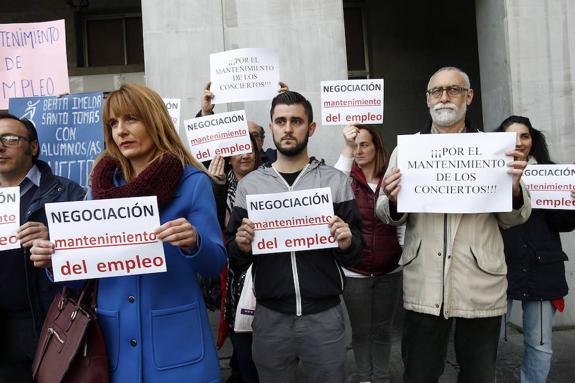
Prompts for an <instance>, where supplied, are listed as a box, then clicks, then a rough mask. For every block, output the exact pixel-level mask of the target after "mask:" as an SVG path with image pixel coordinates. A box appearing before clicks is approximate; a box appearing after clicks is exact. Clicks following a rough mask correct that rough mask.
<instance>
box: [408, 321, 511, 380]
mask: <svg viewBox="0 0 575 383" xmlns="http://www.w3.org/2000/svg"><path fill="white" fill-rule="evenodd" d="M454 322H455V339H454V343H455V355H456V358H457V363H458V364H459V376H458V379H457V381H458V382H459V383H491V382H495V362H496V359H497V345H498V342H499V330H500V325H501V317H500V316H497V317H489V318H476V319H464V318H449V319H445V318H444V317H443V316H439V317H437V316H435V315H429V314H421V313H416V312H413V311H409V310H406V311H405V318H404V323H403V339H402V347H401V355H402V358H403V364H404V366H405V372H404V375H403V381H404V382H405V383H435V382H437V381H438V380H439V377H440V376H441V375H442V374H443V370H444V368H445V357H446V355H447V345H448V343H449V334H450V329H451V326H452V324H453V323H454Z"/></svg>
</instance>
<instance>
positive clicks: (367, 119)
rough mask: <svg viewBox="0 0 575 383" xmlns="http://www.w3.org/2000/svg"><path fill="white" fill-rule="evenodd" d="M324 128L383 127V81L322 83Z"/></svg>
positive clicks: (322, 118)
mask: <svg viewBox="0 0 575 383" xmlns="http://www.w3.org/2000/svg"><path fill="white" fill-rule="evenodd" d="M321 120H322V125H347V124H351V123H356V124H381V123H382V122H383V80H382V79H379V80H347V81H322V82H321Z"/></svg>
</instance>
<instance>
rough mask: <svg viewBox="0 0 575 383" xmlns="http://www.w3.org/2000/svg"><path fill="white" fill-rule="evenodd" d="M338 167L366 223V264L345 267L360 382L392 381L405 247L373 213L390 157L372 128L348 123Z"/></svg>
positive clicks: (344, 132)
mask: <svg viewBox="0 0 575 383" xmlns="http://www.w3.org/2000/svg"><path fill="white" fill-rule="evenodd" d="M343 136H344V138H345V147H344V148H343V150H342V153H341V155H340V158H339V160H338V162H337V163H336V165H335V168H337V169H339V170H341V171H342V172H344V173H346V174H348V175H349V176H350V177H351V182H352V189H353V193H354V194H355V199H356V201H357V205H358V207H359V210H360V213H361V218H362V220H363V229H362V235H363V239H364V242H365V245H364V248H363V252H362V261H361V263H360V264H359V265H357V266H356V267H354V268H349V269H345V268H344V272H345V275H346V287H345V289H344V292H343V296H344V300H345V305H346V307H347V312H348V314H349V318H350V322H351V330H352V346H353V353H354V356H355V363H356V365H357V370H358V374H359V382H371V383H376V382H388V381H389V357H390V351H391V330H392V323H393V319H394V316H395V312H396V308H397V307H398V299H399V297H400V294H401V283H402V278H401V267H400V266H398V261H399V258H400V256H401V246H400V244H399V241H398V236H397V229H396V227H393V226H390V225H387V224H385V223H383V222H382V221H381V220H379V218H377V217H376V215H375V211H374V209H375V201H376V200H377V196H378V195H379V191H380V188H381V182H382V177H383V174H384V173H385V169H386V167H387V153H386V151H385V148H384V146H383V140H382V138H381V136H380V134H379V133H378V132H377V130H376V129H375V128H374V127H373V126H369V125H349V126H346V127H345V128H344V130H343Z"/></svg>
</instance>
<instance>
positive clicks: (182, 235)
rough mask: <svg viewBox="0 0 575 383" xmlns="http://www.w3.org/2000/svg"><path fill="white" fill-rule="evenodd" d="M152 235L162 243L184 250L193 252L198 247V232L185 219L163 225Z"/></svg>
mask: <svg viewBox="0 0 575 383" xmlns="http://www.w3.org/2000/svg"><path fill="white" fill-rule="evenodd" d="M154 233H155V234H156V236H157V237H158V239H159V240H161V241H162V242H167V243H169V244H170V245H173V246H178V247H181V248H182V249H184V250H193V249H195V248H196V247H197V246H198V232H197V231H196V228H195V227H194V225H192V224H191V223H190V222H189V221H188V220H187V219H185V218H178V219H174V220H171V221H168V222H166V223H164V224H163V225H162V226H160V227H159V228H157V229H156V230H155V231H154Z"/></svg>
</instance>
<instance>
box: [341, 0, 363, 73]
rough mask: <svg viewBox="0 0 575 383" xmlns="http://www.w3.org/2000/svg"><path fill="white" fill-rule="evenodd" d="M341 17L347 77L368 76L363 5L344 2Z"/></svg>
mask: <svg viewBox="0 0 575 383" xmlns="http://www.w3.org/2000/svg"><path fill="white" fill-rule="evenodd" d="M343 18H344V26H345V48H346V52H347V72H348V77H349V78H350V79H352V78H353V79H360V78H369V65H368V59H367V58H368V53H367V43H366V32H365V24H364V14H363V7H362V6H361V5H359V4H353V3H351V4H349V3H348V4H346V5H345V7H344V8H343Z"/></svg>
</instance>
